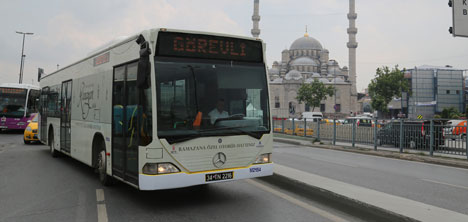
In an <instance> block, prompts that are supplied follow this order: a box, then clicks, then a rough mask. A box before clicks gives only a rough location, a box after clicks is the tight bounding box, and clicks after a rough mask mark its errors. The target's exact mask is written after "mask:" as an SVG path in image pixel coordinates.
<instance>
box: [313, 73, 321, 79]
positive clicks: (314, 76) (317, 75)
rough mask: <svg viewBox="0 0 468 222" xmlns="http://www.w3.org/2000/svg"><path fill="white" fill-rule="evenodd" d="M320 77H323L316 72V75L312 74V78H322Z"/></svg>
mask: <svg viewBox="0 0 468 222" xmlns="http://www.w3.org/2000/svg"><path fill="white" fill-rule="evenodd" d="M320 77H321V76H320V74H318V73H316V72H314V74H312V78H320Z"/></svg>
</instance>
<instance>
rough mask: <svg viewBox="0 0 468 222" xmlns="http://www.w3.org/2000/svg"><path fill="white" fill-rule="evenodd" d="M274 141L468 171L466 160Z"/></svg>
mask: <svg viewBox="0 0 468 222" xmlns="http://www.w3.org/2000/svg"><path fill="white" fill-rule="evenodd" d="M273 141H275V142H281V143H288V144H292V145H299V146H309V147H314V148H320V149H330V150H337V151H344V152H351V153H359V154H365V155H371V156H379V157H386V158H393V159H400V160H408V161H415V162H422V163H430V164H438V165H444V166H450V167H457V168H464V169H468V161H464V160H445V159H440V158H437V157H422V156H418V155H416V154H406V153H404V154H402V153H395V152H391V151H383V150H378V151H374V150H368V149H363V148H359V147H350V146H337V145H335V146H334V145H318V144H313V143H312V142H311V141H306V140H304V141H298V140H297V139H286V138H273ZM442 158H443V157H442Z"/></svg>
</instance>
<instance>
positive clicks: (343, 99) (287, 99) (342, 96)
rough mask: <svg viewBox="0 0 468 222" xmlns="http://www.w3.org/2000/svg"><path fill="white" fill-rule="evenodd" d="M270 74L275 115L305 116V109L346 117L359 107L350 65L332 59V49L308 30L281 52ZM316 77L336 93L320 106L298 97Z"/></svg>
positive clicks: (272, 107) (272, 109) (272, 108)
mask: <svg viewBox="0 0 468 222" xmlns="http://www.w3.org/2000/svg"><path fill="white" fill-rule="evenodd" d="M268 74H269V78H270V91H271V93H270V103H271V104H270V105H271V106H270V107H271V112H272V116H273V117H276V118H291V117H301V115H302V113H303V112H312V111H314V112H322V113H323V115H324V116H326V117H338V118H343V117H346V116H349V115H352V114H353V113H354V112H355V111H356V109H355V108H354V107H356V102H357V97H355V96H352V94H353V87H354V89H355V87H356V86H355V85H354V84H353V82H352V81H351V79H350V78H349V70H348V67H346V66H343V67H340V65H339V64H338V62H337V61H336V60H334V59H330V58H329V51H328V50H327V49H325V48H324V47H323V46H322V44H321V43H320V42H319V41H318V40H316V39H315V38H313V37H310V36H309V35H308V34H307V33H306V34H305V35H304V36H303V37H301V38H298V39H296V40H295V41H294V42H293V43H292V44H291V46H290V47H289V49H285V50H283V51H282V52H281V61H274V62H273V65H272V66H271V68H269V69H268ZM314 80H317V81H319V82H322V83H324V84H325V85H326V86H333V87H335V95H334V96H327V99H325V100H323V101H322V102H321V104H320V106H319V107H309V106H307V105H306V104H304V103H302V104H299V102H298V101H297V99H296V97H297V92H298V90H299V88H300V87H301V85H302V84H304V83H311V82H313V81H314Z"/></svg>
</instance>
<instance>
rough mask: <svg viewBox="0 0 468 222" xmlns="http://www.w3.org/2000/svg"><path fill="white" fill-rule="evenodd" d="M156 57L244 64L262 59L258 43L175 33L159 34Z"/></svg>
mask: <svg viewBox="0 0 468 222" xmlns="http://www.w3.org/2000/svg"><path fill="white" fill-rule="evenodd" d="M156 55H157V56H177V57H190V58H205V59H224V60H236V61H246V62H247V61H248V62H261V61H262V59H263V57H262V43H261V42H260V41H253V40H246V39H237V38H228V37H220V36H210V35H200V34H188V33H177V32H160V33H159V35H158V43H157V49H156Z"/></svg>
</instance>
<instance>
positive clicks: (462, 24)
mask: <svg viewBox="0 0 468 222" xmlns="http://www.w3.org/2000/svg"><path fill="white" fill-rule="evenodd" d="M449 5H451V7H452V20H453V26H452V28H451V32H452V35H453V36H462V37H468V0H451V4H450V3H449Z"/></svg>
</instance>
